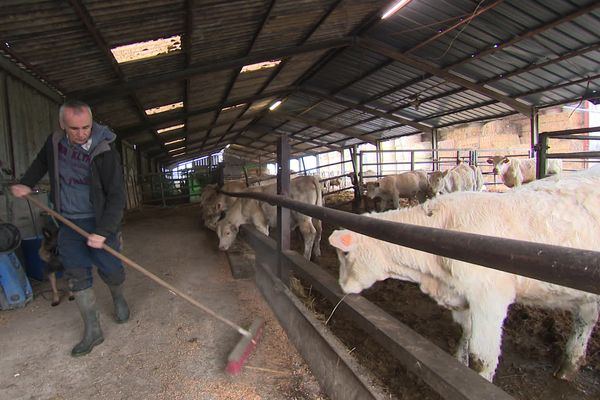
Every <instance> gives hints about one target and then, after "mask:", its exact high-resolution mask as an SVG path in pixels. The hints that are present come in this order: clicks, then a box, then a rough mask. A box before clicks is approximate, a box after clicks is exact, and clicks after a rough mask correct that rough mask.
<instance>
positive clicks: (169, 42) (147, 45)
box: [110, 35, 181, 64]
mask: <svg viewBox="0 0 600 400" xmlns="http://www.w3.org/2000/svg"><path fill="white" fill-rule="evenodd" d="M179 50H181V36H179V35H175V36H171V37H168V38H164V39H163V38H161V39H156V40H148V41H145V42H138V43H132V44H126V45H124V46H118V47H115V48H113V49H110V51H111V52H112V53H113V56H114V57H115V59H116V60H117V62H118V63H119V64H120V63H124V62H131V61H138V60H144V59H146V58H150V57H156V56H158V55H160V54H169V53H173V52H176V51H179Z"/></svg>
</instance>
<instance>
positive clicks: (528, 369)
mask: <svg viewBox="0 0 600 400" xmlns="http://www.w3.org/2000/svg"><path fill="white" fill-rule="evenodd" d="M344 200H347V199H346V198H339V199H337V200H333V201H332V200H331V199H330V200H329V205H330V206H332V207H335V208H338V209H343V210H344V211H350V209H351V207H350V206H349V205H347V204H346V205H341V206H340V205H339V204H340V202H343V201H344ZM333 229H335V228H334V227H332V226H329V225H327V224H324V231H323V240H322V242H321V243H322V244H321V249H322V252H323V255H322V257H320V258H319V259H318V260H317V263H318V264H319V265H321V266H322V267H323V268H325V269H326V270H328V271H329V272H330V273H331V274H332V275H333V276H335V277H337V276H338V259H337V256H336V254H335V250H334V249H333V248H332V247H331V246H330V245H329V244H328V241H327V238H328V237H329V235H330V234H331V232H332V231H333ZM293 246H294V248H295V249H296V250H299V249H300V240H299V238H298V235H294V241H293ZM296 293H298V294H299V297H301V298H303V300H304V302H305V304H306V305H307V306H308V307H309V308H311V309H313V310H314V311H315V313H316V314H317V316H318V317H319V318H320V319H322V320H323V321H325V320H326V319H328V318H329V316H330V315H331V312H332V310H333V308H334V306H335V305H332V304H330V303H329V302H327V300H325V299H324V298H323V297H322V296H320V295H319V294H318V293H316V292H315V291H314V290H312V288H311V287H310V286H307V285H306V284H304V285H303V288H300V289H299V290H298V289H297V290H296ZM362 294H363V295H364V297H366V298H367V299H369V300H370V301H372V302H373V303H375V304H376V305H378V306H379V307H381V308H382V309H384V310H385V311H386V312H388V313H389V314H391V315H393V316H395V317H396V318H398V320H400V321H402V322H403V323H404V324H406V325H408V326H409V327H411V328H412V329H413V330H415V331H416V332H418V333H419V334H421V335H423V336H424V337H426V338H427V339H429V340H430V341H432V342H433V343H434V344H436V345H437V346H439V347H440V348H441V349H443V350H445V351H447V352H449V353H453V352H454V350H455V348H456V346H457V343H458V340H459V338H460V334H461V328H460V327H459V326H458V325H457V324H455V323H454V322H453V321H452V317H451V314H450V312H449V311H447V310H445V309H443V308H441V307H439V306H437V304H435V303H434V302H433V301H432V300H431V299H430V298H429V297H428V296H426V295H424V294H422V293H421V292H420V290H419V288H418V287H417V286H416V285H414V284H410V283H405V282H401V281H398V280H393V279H388V280H386V281H383V282H378V283H377V284H375V285H374V286H373V287H372V288H370V289H368V290H366V291H364V292H363V293H362ZM328 326H330V329H331V330H332V331H333V332H334V333H335V334H336V335H337V336H338V337H339V338H340V339H341V340H342V341H343V342H344V343H345V344H346V346H347V347H348V349H349V351H350V352H351V354H353V355H354V356H355V357H356V358H357V359H358V360H359V361H360V362H361V363H362V364H363V365H365V366H367V367H368V368H369V369H370V370H371V371H372V372H373V374H374V375H375V376H376V377H377V379H378V380H379V382H380V383H382V384H383V385H384V386H385V387H386V388H387V390H388V391H389V393H390V395H391V397H392V398H399V399H415V400H416V399H439V398H440V397H439V396H438V395H437V394H436V393H434V392H432V391H431V390H430V389H429V388H428V387H427V386H425V385H424V383H422V382H421V381H419V380H418V378H416V377H415V376H414V375H412V374H409V373H407V371H405V369H404V368H403V367H402V366H401V365H400V363H399V362H397V361H396V360H394V359H393V358H391V357H390V356H389V355H388V354H387V352H386V351H385V350H384V349H383V348H381V346H379V345H378V344H377V343H375V342H374V341H373V340H372V339H370V338H369V337H368V336H367V335H365V334H364V333H363V332H362V331H360V330H359V329H356V328H354V327H353V326H352V323H350V322H348V321H346V320H344V319H343V318H341V316H336V315H335V314H334V316H333V318H331V320H330V321H329V324H328ZM569 332H570V315H568V314H567V313H564V312H557V311H547V310H542V309H537V308H531V307H523V306H520V305H514V306H513V307H512V308H511V310H510V312H509V316H508V319H507V321H506V322H505V325H504V337H503V344H502V349H503V353H502V357H501V360H500V365H499V368H498V370H497V372H496V377H495V380H494V384H496V385H497V386H499V387H501V388H502V389H503V390H504V391H506V392H507V393H509V394H510V395H512V396H514V397H515V399H520V400H537V399H539V400H542V399H543V400H548V399H557V400H558V399H561V400H576V399H577V400H592V399H594V400H597V399H599V398H600V323H599V324H598V325H597V326H596V329H595V331H594V333H593V336H592V338H591V340H590V343H589V345H588V351H587V354H588V358H587V359H588V364H587V366H585V367H583V368H582V369H581V370H580V372H579V374H578V376H577V378H576V380H575V381H574V382H564V381H560V380H558V379H555V378H554V377H553V376H552V373H553V371H554V367H555V365H557V364H558V363H559V361H560V357H561V355H562V351H563V349H564V347H565V343H566V340H567V335H568V334H569Z"/></svg>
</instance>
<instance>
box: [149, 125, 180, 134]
mask: <svg viewBox="0 0 600 400" xmlns="http://www.w3.org/2000/svg"><path fill="white" fill-rule="evenodd" d="M184 126H185V124H178V125H173V126H168V127H166V128H161V129H158V130H157V131H156V132H158V133H165V132H170V131H174V130H175V129H179V128H183V127H184Z"/></svg>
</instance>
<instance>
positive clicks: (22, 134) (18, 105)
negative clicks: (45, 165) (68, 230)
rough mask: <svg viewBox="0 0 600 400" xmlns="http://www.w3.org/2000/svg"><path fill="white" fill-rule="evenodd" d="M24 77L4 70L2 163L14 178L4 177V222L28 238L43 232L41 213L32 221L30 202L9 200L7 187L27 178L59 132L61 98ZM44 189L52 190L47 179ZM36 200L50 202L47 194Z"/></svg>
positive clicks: (0, 86) (0, 85) (0, 71)
mask: <svg viewBox="0 0 600 400" xmlns="http://www.w3.org/2000/svg"><path fill="white" fill-rule="evenodd" d="M22 73H24V72H23V71H20V70H16V71H15V70H9V69H5V68H4V67H3V66H0V161H2V165H3V167H5V168H7V169H10V175H9V174H7V173H6V172H9V171H6V170H5V171H3V173H2V189H3V190H2V197H1V200H0V218H1V219H2V220H3V221H8V222H12V223H14V224H15V225H16V226H17V227H18V228H19V229H20V230H21V235H22V236H23V237H24V238H27V237H31V236H34V232H36V231H37V232H39V219H38V215H39V211H36V210H35V209H33V218H35V221H32V216H31V214H32V213H31V212H30V210H29V207H28V205H27V202H25V201H21V200H16V199H14V198H12V196H7V195H6V192H7V185H8V184H9V183H10V182H11V181H12V180H13V179H14V178H16V179H19V178H20V177H21V176H22V175H23V173H24V172H25V170H26V169H27V167H28V166H29V165H30V164H31V162H32V161H33V160H34V158H35V157H36V155H37V153H38V152H39V150H40V149H41V147H42V145H43V143H44V140H45V139H46V137H47V136H48V135H49V134H50V133H52V131H53V130H54V129H57V128H58V108H59V103H58V102H57V99H60V97H59V96H58V95H56V97H53V98H51V97H50V96H48V95H47V93H45V92H44V91H40V90H38V89H37V88H36V87H35V86H36V84H35V83H34V84H33V85H32V81H31V77H24V76H22V75H21V74H22ZM24 78H27V79H24ZM45 90H48V89H47V88H46V89H45ZM40 188H42V189H43V190H45V189H47V188H48V179H47V177H44V179H43V180H42V182H41V183H40ZM36 196H37V197H38V198H39V199H40V200H41V201H44V202H46V201H47V194H46V193H41V194H38V195H36ZM33 222H35V223H33ZM34 227H35V228H34Z"/></svg>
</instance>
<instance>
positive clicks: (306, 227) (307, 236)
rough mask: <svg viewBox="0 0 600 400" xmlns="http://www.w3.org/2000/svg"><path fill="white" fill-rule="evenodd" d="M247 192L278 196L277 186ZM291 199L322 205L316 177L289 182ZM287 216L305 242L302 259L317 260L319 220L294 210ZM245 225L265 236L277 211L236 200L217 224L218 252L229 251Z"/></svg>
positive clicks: (261, 205) (319, 240)
mask: <svg viewBox="0 0 600 400" xmlns="http://www.w3.org/2000/svg"><path fill="white" fill-rule="evenodd" d="M247 190H248V191H256V192H262V193H267V194H277V186H276V185H267V186H258V187H251V188H248V189H247ZM290 198H291V199H293V200H296V201H301V202H304V203H308V204H312V205H317V206H322V205H323V195H322V192H321V183H320V182H319V178H318V177H316V176H311V175H309V176H299V177H297V178H294V179H292V180H291V181H290ZM290 216H291V220H292V229H295V228H296V227H298V229H299V230H300V233H301V234H302V238H303V239H304V257H305V258H306V259H307V260H310V259H311V256H312V255H314V256H315V257H319V256H320V255H321V247H320V244H321V232H322V226H321V221H319V220H317V219H313V218H311V217H309V216H306V215H304V214H300V213H298V212H295V211H292V212H291V213H290ZM247 223H252V224H253V225H254V226H255V227H256V229H258V230H259V231H260V232H261V233H263V234H265V235H267V236H268V235H269V228H270V227H275V226H276V225H277V208H276V207H275V206H272V205H269V204H268V203H266V202H261V201H258V200H254V199H251V198H238V199H236V201H235V202H234V203H233V205H232V206H231V207H230V208H229V210H227V212H226V213H225V215H224V217H223V219H221V220H220V221H219V222H218V224H217V235H218V236H219V250H223V251H226V250H228V249H229V247H230V246H231V244H232V243H233V241H234V240H235V238H236V237H237V234H238V231H239V227H240V225H242V224H247Z"/></svg>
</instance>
